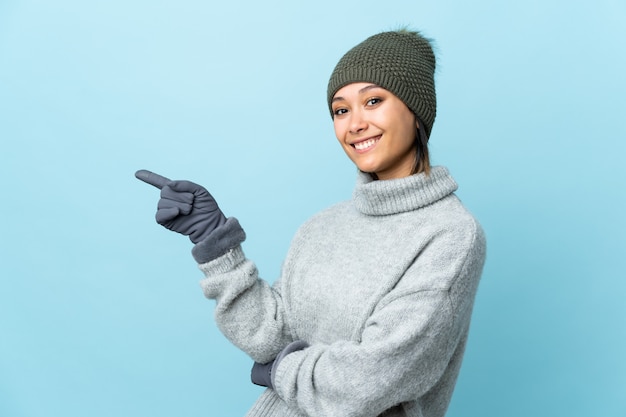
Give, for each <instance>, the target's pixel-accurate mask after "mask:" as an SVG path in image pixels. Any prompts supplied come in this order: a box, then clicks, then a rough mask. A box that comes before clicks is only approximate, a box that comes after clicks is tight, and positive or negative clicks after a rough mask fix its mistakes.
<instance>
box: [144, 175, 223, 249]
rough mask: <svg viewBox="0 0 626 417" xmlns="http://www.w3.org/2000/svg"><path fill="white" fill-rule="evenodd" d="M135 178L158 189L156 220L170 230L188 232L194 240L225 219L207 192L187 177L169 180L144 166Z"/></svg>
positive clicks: (207, 233) (203, 236)
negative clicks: (185, 179) (180, 179)
mask: <svg viewBox="0 0 626 417" xmlns="http://www.w3.org/2000/svg"><path fill="white" fill-rule="evenodd" d="M135 177H137V179H139V180H141V181H143V182H145V183H147V184H150V185H152V186H154V187H156V188H158V189H160V190H161V199H160V200H159V203H158V205H157V212H156V216H155V218H156V221H157V223H159V224H160V225H162V226H163V227H166V228H167V229H170V230H173V231H174V232H177V233H180V234H183V235H185V236H189V239H191V241H192V242H193V243H194V244H195V243H199V242H201V241H202V240H204V239H205V238H206V237H207V236H208V235H209V234H210V233H211V232H212V231H213V230H215V229H216V228H218V227H219V226H221V225H223V224H224V223H226V217H225V216H224V214H223V213H222V211H221V210H220V208H219V207H218V205H217V202H216V201H215V199H214V198H213V196H211V194H210V193H209V192H208V191H207V190H206V189H205V188H204V187H202V186H201V185H198V184H195V183H193V182H191V181H172V180H170V179H168V178H165V177H163V176H161V175H159V174H155V173H154V172H150V171H147V170H145V169H142V170H139V171H137V172H136V173H135Z"/></svg>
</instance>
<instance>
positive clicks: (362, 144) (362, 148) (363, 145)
mask: <svg viewBox="0 0 626 417" xmlns="http://www.w3.org/2000/svg"><path fill="white" fill-rule="evenodd" d="M381 136H382V135H378V136H374V137H371V138H367V139H364V140H362V141H359V142H355V143H352V144H350V146H352V147H353V148H354V149H356V151H357V152H359V153H361V152H367V151H369V150H370V149H372V148H373V147H374V146H376V144H377V143H378V141H379V140H380V137H381Z"/></svg>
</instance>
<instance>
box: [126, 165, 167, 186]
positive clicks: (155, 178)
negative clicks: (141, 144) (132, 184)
mask: <svg viewBox="0 0 626 417" xmlns="http://www.w3.org/2000/svg"><path fill="white" fill-rule="evenodd" d="M135 177H137V179H138V180H141V181H143V182H145V183H147V184H150V185H152V186H154V187H156V188H158V189H159V190H160V189H161V188H163V187H165V184H167V183H168V182H171V181H170V179H169V178H165V177H163V176H161V175H159V174H155V173H154V172H152V171H148V170H147V169H140V170H139V171H137V172H135Z"/></svg>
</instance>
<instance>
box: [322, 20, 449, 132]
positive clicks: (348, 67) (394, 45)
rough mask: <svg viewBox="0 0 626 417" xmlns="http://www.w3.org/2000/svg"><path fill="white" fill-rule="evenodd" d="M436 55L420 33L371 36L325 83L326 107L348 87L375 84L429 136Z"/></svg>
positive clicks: (434, 109) (434, 101)
mask: <svg viewBox="0 0 626 417" xmlns="http://www.w3.org/2000/svg"><path fill="white" fill-rule="evenodd" d="M434 75H435V54H434V53H433V49H432V47H431V45H430V42H429V40H428V39H426V38H424V37H423V36H422V35H421V34H420V33H419V32H411V31H408V30H400V31H394V32H382V33H379V34H377V35H374V36H371V37H369V38H367V39H366V40H364V41H363V42H361V43H360V44H358V45H357V46H355V47H354V48H352V49H350V50H349V51H348V52H347V53H346V54H345V55H344V56H343V57H342V58H341V59H340V60H339V62H338V63H337V66H336V67H335V70H334V71H333V73H332V75H331V76H330V80H329V81H328V90H327V98H328V107H329V109H330V113H331V116H332V113H333V112H332V99H333V97H334V96H335V93H337V91H338V90H339V89H340V88H342V87H344V86H346V85H348V84H351V83H356V82H370V83H374V84H376V85H378V86H380V87H382V88H384V89H386V90H388V91H390V92H392V93H393V94H394V95H396V96H397V97H398V98H399V99H400V100H402V101H403V102H404V104H406V105H407V107H408V108H409V109H411V111H413V113H415V115H416V116H417V117H418V118H419V120H421V121H422V122H423V123H424V125H425V128H426V134H427V135H428V136H430V131H431V130H432V127H433V123H434V122H435V115H436V113H437V96H436V94H435V79H434Z"/></svg>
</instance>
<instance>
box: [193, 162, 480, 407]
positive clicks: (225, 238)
mask: <svg viewBox="0 0 626 417" xmlns="http://www.w3.org/2000/svg"><path fill="white" fill-rule="evenodd" d="M456 189H457V185H456V183H455V181H454V180H453V179H452V177H451V176H450V175H449V173H448V171H447V169H446V168H444V167H434V168H433V169H432V172H431V174H430V176H425V175H424V174H417V175H413V176H410V177H406V178H401V179H394V180H386V181H372V180H371V178H370V176H369V175H367V174H363V173H359V177H358V181H357V185H356V188H355V190H354V195H353V198H352V200H350V201H346V202H342V203H339V204H337V205H335V206H333V207H330V208H328V209H326V210H324V211H322V212H320V213H318V214H317V215H315V216H314V217H312V218H311V219H310V220H309V221H307V222H306V223H305V224H304V225H303V226H302V227H301V228H300V229H299V230H298V232H297V233H296V235H295V237H294V239H293V242H292V245H291V247H290V249H289V252H288V254H287V257H286V259H285V262H284V264H283V267H282V271H281V276H280V278H279V279H278V280H277V281H276V282H275V283H274V285H269V284H268V283H267V282H266V281H263V280H261V279H259V277H258V274H257V269H256V267H255V265H254V263H252V262H251V261H250V260H248V259H246V258H245V256H244V253H243V251H242V249H241V246H240V245H239V243H240V241H241V240H243V232H242V231H241V230H240V228H239V224H238V223H237V222H236V220H235V219H232V218H231V219H229V221H228V222H227V224H226V225H225V226H224V227H223V229H222V231H218V232H217V233H216V236H214V237H213V238H212V239H209V242H207V243H206V245H205V246H204V248H205V249H206V248H208V247H212V248H215V247H220V246H222V247H223V246H224V245H226V246H230V249H229V250H228V252H227V253H225V254H224V255H221V256H218V257H217V258H215V259H212V260H210V261H209V262H204V263H201V264H200V269H201V270H202V271H203V272H204V274H205V276H206V278H205V279H203V280H202V282H201V285H202V288H203V290H204V293H205V295H206V296H207V297H208V298H211V299H215V300H216V302H217V303H216V310H215V318H216V321H217V324H218V326H219V328H220V329H221V331H222V332H223V333H224V335H225V336H226V337H227V338H228V339H229V340H230V341H231V342H232V343H233V344H235V345H236V346H238V347H239V348H240V349H242V350H243V351H244V352H246V353H247V354H248V355H249V356H250V357H251V358H252V359H253V360H255V361H257V362H260V363H265V362H269V361H271V360H273V359H274V358H275V357H276V355H277V354H278V353H279V352H280V351H281V350H282V349H283V348H284V347H285V346H286V345H288V344H289V343H290V342H293V341H294V340H302V341H305V342H306V343H308V344H309V345H310V346H309V347H308V348H306V349H304V350H301V351H297V352H294V353H291V354H289V355H287V356H286V357H285V358H284V359H283V360H282V361H281V362H280V363H279V364H278V366H277V369H276V372H275V374H274V375H273V379H274V385H275V387H274V389H267V390H266V391H265V392H264V393H263V394H262V395H261V397H260V398H259V399H258V400H257V402H256V403H255V404H254V405H253V407H252V409H251V410H250V411H249V413H248V416H276V417H287V416H294V417H295V416H311V417H325V416H328V417H343V416H355V417H356V416H363V417H365V416H371V417H376V416H380V415H384V416H420V417H440V416H443V415H444V414H445V411H446V408H447V407H448V404H449V402H450V398H451V395H452V391H453V388H454V385H455V382H456V379H457V375H458V373H459V369H460V366H461V359H462V357H463V351H464V348H465V344H466V341H467V334H468V329H469V324H470V316H471V312H472V305H473V302H474V297H475V294H476V289H477V286H478V281H479V279H480V275H481V271H482V267H483V263H484V259H485V238H484V234H483V232H482V229H481V227H480V225H479V224H478V223H477V221H476V220H475V219H474V218H473V217H472V215H471V214H469V213H468V212H467V210H466V209H465V208H464V207H463V205H462V204H461V202H460V201H459V199H458V198H457V197H456V196H455V195H454V194H453V192H454V191H455V190H456ZM238 230H239V232H237V231H238ZM233 231H234V232H233ZM237 233H239V234H237ZM233 236H239V238H237V239H234V240H233ZM211 240H212V241H211ZM224 242H226V243H224ZM202 249H203V245H199V246H198V245H197V247H196V248H194V256H195V257H196V259H197V260H199V261H200V262H202V260H203V256H202V252H203V250H202ZM209 251H210V249H209ZM209 258H210V257H209ZM204 259H205V260H206V259H207V258H204Z"/></svg>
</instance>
